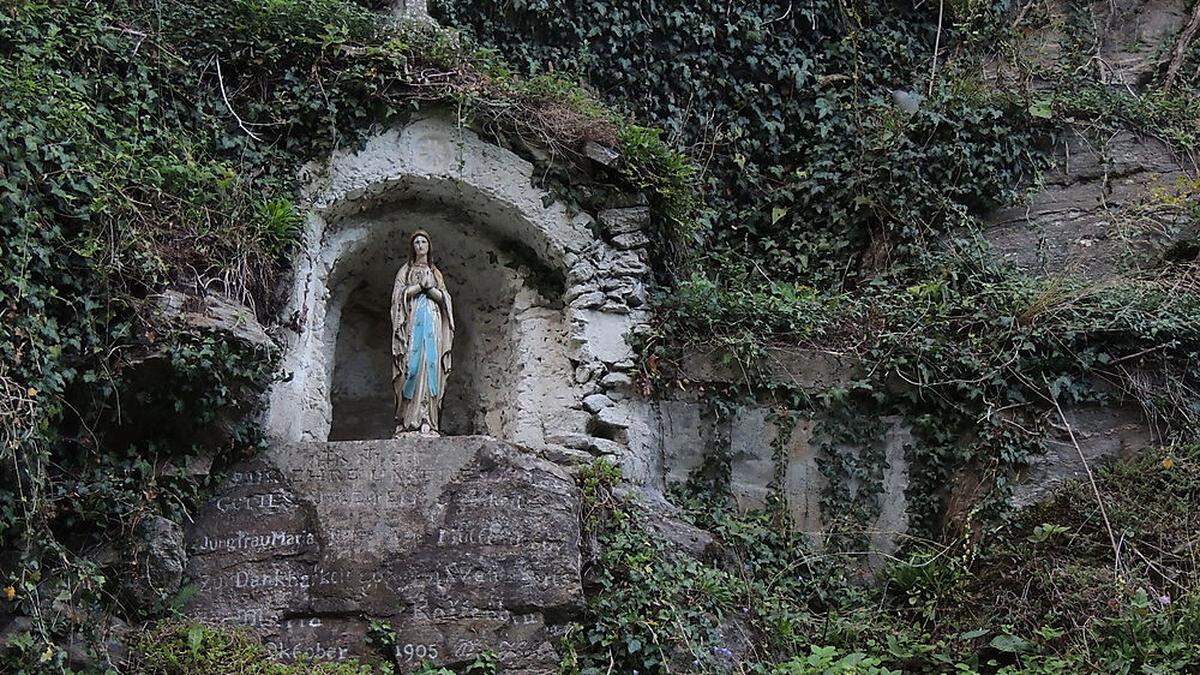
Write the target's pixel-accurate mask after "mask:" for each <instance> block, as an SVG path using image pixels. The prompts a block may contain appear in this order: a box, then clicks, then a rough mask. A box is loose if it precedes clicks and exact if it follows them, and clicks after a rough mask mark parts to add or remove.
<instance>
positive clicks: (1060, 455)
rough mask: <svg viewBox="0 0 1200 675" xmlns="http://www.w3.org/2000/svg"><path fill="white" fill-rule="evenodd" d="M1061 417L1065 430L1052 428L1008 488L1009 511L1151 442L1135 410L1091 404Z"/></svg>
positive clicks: (1042, 497) (1147, 426)
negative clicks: (1039, 451)
mask: <svg viewBox="0 0 1200 675" xmlns="http://www.w3.org/2000/svg"><path fill="white" fill-rule="evenodd" d="M1064 414H1065V415H1066V418H1067V422H1068V423H1069V424H1070V429H1069V430H1068V428H1067V425H1065V424H1063V423H1062V421H1061V420H1058V423H1057V424H1054V425H1053V427H1054V431H1053V434H1052V435H1051V436H1050V438H1049V439H1048V442H1047V450H1046V454H1044V455H1041V456H1038V457H1035V458H1033V460H1032V461H1031V462H1030V464H1029V467H1028V468H1027V469H1026V470H1025V471H1024V472H1023V473H1022V475H1021V476H1020V479H1019V480H1018V481H1017V483H1016V485H1015V486H1014V487H1013V496H1012V503H1013V506H1015V507H1018V508H1023V507H1025V506H1029V505H1031V504H1033V503H1035V502H1037V501H1039V500H1041V499H1044V498H1046V497H1048V496H1050V494H1051V493H1052V492H1053V491H1054V490H1055V488H1057V487H1058V486H1059V485H1061V484H1062V483H1063V481H1067V480H1073V479H1078V478H1085V477H1086V476H1087V469H1088V468H1091V469H1093V470H1095V469H1097V468H1099V467H1100V466H1101V465H1102V464H1104V463H1105V462H1108V461H1111V460H1113V459H1117V458H1120V457H1128V456H1130V455H1131V454H1132V453H1135V452H1137V451H1139V450H1142V449H1145V448H1147V447H1149V446H1151V445H1152V444H1153V443H1154V442H1155V437H1154V434H1153V433H1152V431H1151V429H1150V427H1149V425H1148V424H1147V423H1146V421H1145V418H1144V416H1143V414H1142V411H1141V410H1139V409H1137V408H1135V407H1131V406H1112V407H1102V406H1098V405H1095V406H1087V407H1077V408H1073V409H1070V410H1067V411H1065V413H1064ZM1072 436H1073V437H1074V438H1072ZM1076 444H1078V447H1076ZM1081 453H1082V454H1083V458H1082V459H1081V458H1080V454H1081ZM1085 460H1086V462H1087V465H1086V466H1085V464H1084V461H1085Z"/></svg>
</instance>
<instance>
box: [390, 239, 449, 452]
mask: <svg viewBox="0 0 1200 675" xmlns="http://www.w3.org/2000/svg"><path fill="white" fill-rule="evenodd" d="M453 342H454V312H453V307H452V305H451V303H450V293H449V292H448V291H447V290H446V282H445V281H444V280H443V279H442V273H441V272H440V271H438V268H437V267H435V266H434V265H433V263H431V262H430V261H429V234H428V233H427V232H425V231H424V230H417V231H416V232H414V233H413V235H412V237H411V238H410V239H409V258H408V262H407V263H405V264H404V265H403V266H402V267H401V268H400V271H399V272H397V273H396V282H395V284H394V285H393V286H392V388H393V389H394V390H395V392H396V434H397V435H399V434H401V433H404V432H410V431H417V432H420V433H423V434H437V433H438V430H439V421H440V420H439V418H440V416H441V411H442V396H443V394H444V393H445V391H446V376H447V375H449V374H450V346H451V344H452V343H453Z"/></svg>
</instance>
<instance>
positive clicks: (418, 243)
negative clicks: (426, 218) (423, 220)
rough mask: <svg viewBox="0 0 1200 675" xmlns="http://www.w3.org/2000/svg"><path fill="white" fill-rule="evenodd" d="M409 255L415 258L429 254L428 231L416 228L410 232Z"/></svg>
mask: <svg viewBox="0 0 1200 675" xmlns="http://www.w3.org/2000/svg"><path fill="white" fill-rule="evenodd" d="M408 248H409V257H410V258H411V259H412V260H416V259H417V258H419V257H421V256H428V255H429V233H428V232H426V231H425V230H417V231H416V232H413V233H412V236H411V237H409V239H408Z"/></svg>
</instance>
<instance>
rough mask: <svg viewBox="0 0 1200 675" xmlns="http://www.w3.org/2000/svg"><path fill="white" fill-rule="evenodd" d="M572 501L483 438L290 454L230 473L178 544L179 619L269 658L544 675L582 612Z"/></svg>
mask: <svg viewBox="0 0 1200 675" xmlns="http://www.w3.org/2000/svg"><path fill="white" fill-rule="evenodd" d="M579 508H580V505H579V494H578V491H577V489H576V487H575V484H574V482H573V481H572V480H571V479H570V477H568V476H567V475H566V474H565V473H563V472H562V470H561V469H559V468H558V467H556V466H554V465H553V464H550V463H548V462H545V461H543V460H540V459H537V458H535V457H533V456H531V455H528V454H526V453H524V452H523V451H522V450H520V449H519V448H517V447H515V446H512V445H510V444H507V443H504V442H501V441H497V440H495V439H493V438H490V437H484V436H463V437H449V438H425V437H420V436H411V437H406V438H400V439H393V440H378V441H347V442H341V443H294V444H284V445H278V446H276V447H273V448H272V449H271V450H270V451H269V452H267V453H266V454H265V456H263V457H260V458H257V459H255V460H252V461H249V462H246V463H245V464H243V465H241V466H238V467H236V468H235V470H234V471H232V472H231V473H230V474H229V476H228V478H227V479H226V481H225V483H224V484H223V485H222V486H221V488H220V489H219V490H218V492H217V493H216V494H215V495H214V497H213V498H212V500H211V501H209V502H208V504H207V505H205V507H204V508H203V509H202V510H201V512H200V513H199V514H198V516H197V517H196V520H195V523H194V524H193V525H192V526H191V527H190V528H189V530H188V532H187V546H188V552H189V563H188V575H189V577H190V580H191V583H192V584H194V585H195V588H196V590H197V592H196V593H195V595H194V596H193V597H192V598H191V600H190V601H189V604H188V606H187V609H186V611H187V613H188V614H189V615H190V616H192V617H195V618H197V619H200V620H203V621H208V622H215V623H224V624H236V625H242V626H248V627H250V628H251V629H253V630H255V631H256V632H258V633H259V634H260V635H261V636H262V638H263V640H264V641H265V642H266V643H267V644H268V645H269V646H270V648H271V650H272V651H273V652H274V653H275V654H276V655H277V656H279V657H282V658H284V659H293V658H297V657H300V656H309V657H313V658H317V659H323V660H338V659H344V658H348V657H355V656H370V655H379V654H380V650H378V649H377V648H375V647H372V646H371V645H369V644H368V643H367V641H366V637H367V634H368V631H369V626H370V623H371V622H372V621H381V622H383V623H386V624H388V625H390V626H391V627H392V629H393V630H394V631H395V634H396V636H397V639H396V644H395V647H394V650H393V651H394V653H392V654H389V655H388V656H390V657H393V658H394V659H395V662H396V664H397V665H398V666H399V670H400V671H401V672H406V671H409V670H412V669H414V668H415V667H417V666H418V665H420V663H421V662H422V661H425V660H428V661H432V662H434V663H436V664H439V665H449V666H453V665H455V664H462V663H469V662H470V661H472V660H473V659H474V658H475V656H477V655H479V654H480V653H482V652H484V651H489V650H490V651H492V652H494V653H495V654H496V655H497V657H498V658H499V660H500V664H501V667H502V668H501V669H502V670H504V671H505V672H523V673H537V672H556V665H557V663H558V654H557V653H556V650H555V642H556V637H557V636H558V635H559V634H560V633H561V630H562V629H563V628H564V627H565V622H566V621H567V620H568V619H569V618H570V617H571V616H572V614H573V613H574V612H575V611H576V610H577V609H578V608H579V607H580V606H581V605H582V602H583V592H582V587H581V582H580V558H579V536H580V535H579Z"/></svg>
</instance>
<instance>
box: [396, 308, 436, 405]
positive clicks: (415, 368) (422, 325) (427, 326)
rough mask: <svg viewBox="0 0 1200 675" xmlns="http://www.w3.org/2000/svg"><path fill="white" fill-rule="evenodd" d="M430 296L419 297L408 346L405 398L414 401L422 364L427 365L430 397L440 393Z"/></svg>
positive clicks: (414, 311) (434, 327) (426, 373)
mask: <svg viewBox="0 0 1200 675" xmlns="http://www.w3.org/2000/svg"><path fill="white" fill-rule="evenodd" d="M432 302H433V301H432V300H430V299H429V296H428V295H424V294H422V295H419V296H417V300H416V302H415V303H414V306H415V308H414V309H413V316H412V322H413V328H412V343H411V344H410V345H409V346H408V368H407V370H408V376H407V377H406V378H405V380H404V398H406V399H409V400H412V397H413V396H415V395H416V393H417V378H418V377H419V376H420V374H421V373H420V370H419V369H420V367H421V362H422V361H424V363H425V377H426V378H427V381H428V382H429V395H430V396H437V395H438V394H439V392H440V387H439V383H438V375H439V373H440V370H439V368H438V353H439V351H440V350H439V349H438V343H437V341H438V333H437V331H438V328H439V326H438V325H437V321H436V320H435V318H434V316H433V308H432V307H431V303H432Z"/></svg>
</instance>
